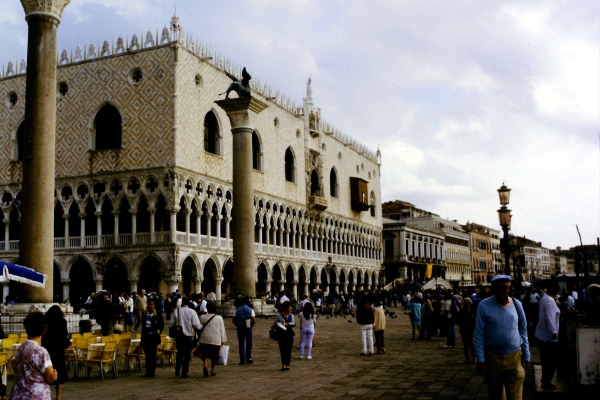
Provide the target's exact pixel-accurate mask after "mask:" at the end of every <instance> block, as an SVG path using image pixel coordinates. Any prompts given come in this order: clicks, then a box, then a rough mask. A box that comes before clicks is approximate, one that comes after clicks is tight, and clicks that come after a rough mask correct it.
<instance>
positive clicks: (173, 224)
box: [169, 207, 179, 243]
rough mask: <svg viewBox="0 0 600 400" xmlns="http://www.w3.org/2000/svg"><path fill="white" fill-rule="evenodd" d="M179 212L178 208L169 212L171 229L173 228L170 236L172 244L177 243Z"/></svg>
mask: <svg viewBox="0 0 600 400" xmlns="http://www.w3.org/2000/svg"><path fill="white" fill-rule="evenodd" d="M177 211H179V210H178V209H177V208H176V207H174V208H172V209H170V210H169V213H170V215H169V218H170V221H169V225H170V226H169V228H171V229H170V230H171V232H170V236H171V239H170V240H169V242H171V243H177Z"/></svg>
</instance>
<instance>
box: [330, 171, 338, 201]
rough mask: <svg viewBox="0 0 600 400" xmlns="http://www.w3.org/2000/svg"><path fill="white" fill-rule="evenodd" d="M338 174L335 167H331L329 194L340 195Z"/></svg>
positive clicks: (332, 195)
mask: <svg viewBox="0 0 600 400" xmlns="http://www.w3.org/2000/svg"><path fill="white" fill-rule="evenodd" d="M338 190H339V188H338V176H337V171H336V170H335V167H332V168H331V172H329V195H330V196H331V197H338V196H339V193H338Z"/></svg>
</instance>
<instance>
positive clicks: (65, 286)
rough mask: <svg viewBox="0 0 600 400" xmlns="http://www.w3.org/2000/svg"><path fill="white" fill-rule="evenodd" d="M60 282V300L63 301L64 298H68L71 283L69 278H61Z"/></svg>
mask: <svg viewBox="0 0 600 400" xmlns="http://www.w3.org/2000/svg"><path fill="white" fill-rule="evenodd" d="M60 282H61V283H62V285H63V287H62V289H63V297H62V301H63V302H64V301H65V300H67V299H68V298H69V285H70V284H71V280H70V279H61V280H60Z"/></svg>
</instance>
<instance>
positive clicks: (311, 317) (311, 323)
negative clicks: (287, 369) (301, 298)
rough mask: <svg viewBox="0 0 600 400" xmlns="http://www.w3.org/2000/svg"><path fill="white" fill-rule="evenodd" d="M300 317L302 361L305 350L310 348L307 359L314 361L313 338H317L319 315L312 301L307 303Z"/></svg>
mask: <svg viewBox="0 0 600 400" xmlns="http://www.w3.org/2000/svg"><path fill="white" fill-rule="evenodd" d="M298 315H299V317H300V323H301V324H300V326H301V331H300V333H301V335H302V341H301V342H300V359H302V358H304V348H305V347H308V349H307V353H306V358H307V359H309V360H312V347H313V338H314V337H315V325H316V322H317V314H316V313H315V307H314V306H313V305H312V303H311V302H310V301H307V302H306V303H305V304H304V306H303V307H302V311H301V312H300V313H299V314H298Z"/></svg>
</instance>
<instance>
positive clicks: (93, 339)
mask: <svg viewBox="0 0 600 400" xmlns="http://www.w3.org/2000/svg"><path fill="white" fill-rule="evenodd" d="M85 340H86V341H87V344H94V343H96V336H88V337H87V338H85Z"/></svg>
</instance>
